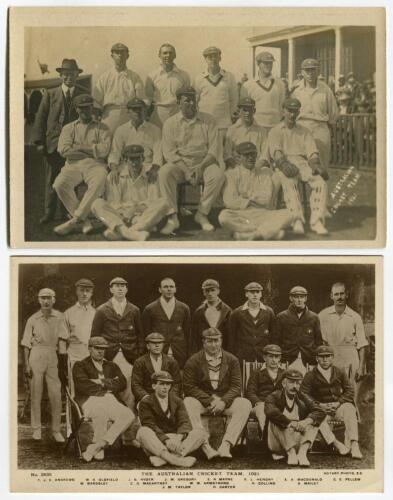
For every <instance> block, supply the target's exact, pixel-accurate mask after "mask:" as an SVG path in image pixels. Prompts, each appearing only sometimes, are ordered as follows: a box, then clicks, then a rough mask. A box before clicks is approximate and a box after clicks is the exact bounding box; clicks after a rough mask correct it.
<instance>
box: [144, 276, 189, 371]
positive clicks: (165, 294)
mask: <svg viewBox="0 0 393 500" xmlns="http://www.w3.org/2000/svg"><path fill="white" fill-rule="evenodd" d="M158 290H159V292H160V294H161V297H160V298H158V299H157V300H155V301H154V302H152V303H151V304H148V305H147V306H146V307H145V310H144V311H143V314H142V321H143V329H144V331H145V333H146V334H149V333H151V332H159V333H161V334H162V335H163V336H164V337H165V346H164V352H165V354H168V355H169V356H173V357H174V358H175V359H176V361H177V362H178V364H179V366H180V368H183V366H184V363H185V362H186V360H187V359H188V355H189V352H190V308H189V307H188V305H187V304H184V303H183V302H180V300H177V299H176V298H175V294H176V284H175V282H174V281H173V279H171V278H164V279H163V280H161V283H160V286H159V288H158Z"/></svg>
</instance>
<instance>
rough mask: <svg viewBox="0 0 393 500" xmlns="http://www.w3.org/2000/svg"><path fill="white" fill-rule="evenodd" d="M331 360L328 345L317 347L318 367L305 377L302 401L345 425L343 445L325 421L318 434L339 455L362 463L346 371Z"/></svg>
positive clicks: (353, 406)
mask: <svg viewBox="0 0 393 500" xmlns="http://www.w3.org/2000/svg"><path fill="white" fill-rule="evenodd" d="M333 356H334V350H333V348H332V347H330V346H327V345H322V346H319V347H318V349H317V363H318V364H317V366H316V367H315V368H313V369H312V370H311V371H310V372H308V373H306V375H305V376H304V379H303V383H302V385H301V387H300V391H301V393H302V394H303V396H304V397H305V398H307V399H308V400H309V401H310V402H311V403H314V404H317V405H319V406H320V408H322V410H323V411H325V412H326V413H327V414H328V415H330V416H333V417H336V418H338V419H340V420H342V421H343V422H344V426H345V444H343V443H341V442H340V441H339V440H338V439H337V438H336V436H335V435H334V433H333V431H332V430H331V429H330V426H329V424H328V422H327V419H325V420H324V421H323V422H322V424H321V426H320V428H319V430H320V432H321V434H322V436H323V437H324V439H325V440H326V442H327V443H328V444H333V445H334V446H335V448H336V449H337V451H338V452H339V453H340V455H347V454H348V453H349V451H351V455H352V458H358V459H361V458H362V453H361V452H360V449H359V435H358V419H357V412H356V408H355V403H354V394H355V391H354V387H353V385H352V384H351V382H350V381H349V379H348V377H347V375H346V373H345V371H344V370H343V369H341V368H338V367H337V366H335V365H334V364H333ZM327 418H328V417H327Z"/></svg>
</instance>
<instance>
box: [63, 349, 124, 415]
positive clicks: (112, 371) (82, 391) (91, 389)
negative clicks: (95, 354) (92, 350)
mask: <svg viewBox="0 0 393 500" xmlns="http://www.w3.org/2000/svg"><path fill="white" fill-rule="evenodd" d="M102 367H103V372H104V377H105V378H104V380H103V384H104V385H103V386H101V385H99V384H96V383H95V382H92V379H97V378H98V370H97V368H96V367H95V365H94V363H93V361H92V359H91V357H90V356H88V357H87V358H85V359H83V360H82V361H76V363H75V364H74V366H73V369H72V376H73V379H74V384H75V400H76V402H77V403H78V404H79V405H80V406H82V405H83V403H85V402H86V401H87V399H89V397H90V396H104V395H105V394H106V393H107V392H111V393H113V394H114V395H115V396H116V397H117V394H118V393H119V392H122V391H124V389H125V388H126V387H127V380H126V378H125V377H124V375H123V374H122V372H121V370H120V368H119V367H118V366H117V364H116V363H112V361H106V360H105V359H104V362H103V365H102ZM119 401H120V400H119ZM120 402H121V401H120Z"/></svg>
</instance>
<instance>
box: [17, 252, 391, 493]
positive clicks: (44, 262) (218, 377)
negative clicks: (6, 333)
mask: <svg viewBox="0 0 393 500" xmlns="http://www.w3.org/2000/svg"><path fill="white" fill-rule="evenodd" d="M382 266H383V259H382V258H381V257H371V256H367V257H352V256H346V257H331V256H329V257H288V256H285V257H254V256H252V257H224V256H221V257H163V258H162V257H160V258H158V257H139V258H138V257H132V258H130V257H78V258H74V257H72V258H68V257H13V258H12V259H11V288H12V290H11V294H12V300H11V308H12V309H11V317H12V322H11V325H12V331H11V339H12V342H11V345H12V364H11V366H12V374H11V394H12V406H11V490H12V491H13V492H27V491H28V492H40V493H44V492H58V493H66V492H104V493H108V492H161V491H162V492H226V491H228V492H357V493H360V492H382V491H383V322H382V318H383V310H382V309H383V297H382V294H383V272H382Z"/></svg>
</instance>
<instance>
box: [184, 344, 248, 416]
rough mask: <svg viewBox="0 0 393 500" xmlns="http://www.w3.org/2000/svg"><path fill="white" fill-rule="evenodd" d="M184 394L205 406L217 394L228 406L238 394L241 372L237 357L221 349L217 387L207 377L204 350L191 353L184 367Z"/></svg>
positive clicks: (207, 369) (207, 371)
mask: <svg viewBox="0 0 393 500" xmlns="http://www.w3.org/2000/svg"><path fill="white" fill-rule="evenodd" d="M183 388H184V395H185V396H190V397H193V398H196V399H197V400H198V401H199V402H200V403H201V404H202V405H203V406H204V407H205V408H206V407H208V406H209V404H210V403H211V401H212V400H213V394H215V395H216V396H219V397H220V398H221V399H222V400H223V401H224V402H225V405H226V408H229V407H230V406H231V404H232V403H233V401H234V399H235V398H237V397H239V396H240V390H241V374H240V364H239V361H238V359H237V358H236V357H235V356H233V354H231V353H229V352H227V351H222V361H221V367H220V375H219V381H218V387H217V389H213V386H212V384H211V381H210V377H209V368H208V365H207V360H206V354H205V351H204V350H202V351H199V352H197V353H196V354H194V355H192V356H191V358H190V359H189V360H188V361H187V363H186V365H185V367H184V374H183Z"/></svg>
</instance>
